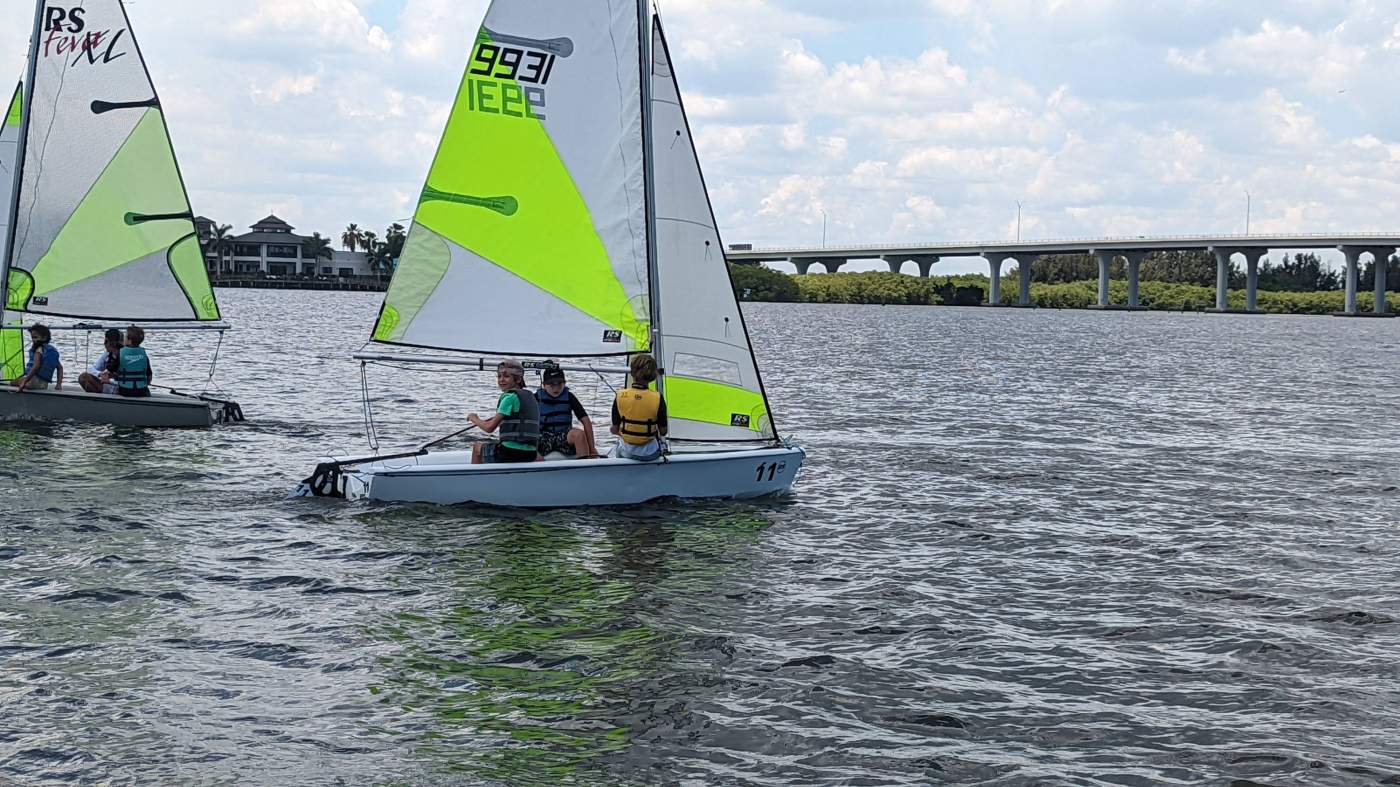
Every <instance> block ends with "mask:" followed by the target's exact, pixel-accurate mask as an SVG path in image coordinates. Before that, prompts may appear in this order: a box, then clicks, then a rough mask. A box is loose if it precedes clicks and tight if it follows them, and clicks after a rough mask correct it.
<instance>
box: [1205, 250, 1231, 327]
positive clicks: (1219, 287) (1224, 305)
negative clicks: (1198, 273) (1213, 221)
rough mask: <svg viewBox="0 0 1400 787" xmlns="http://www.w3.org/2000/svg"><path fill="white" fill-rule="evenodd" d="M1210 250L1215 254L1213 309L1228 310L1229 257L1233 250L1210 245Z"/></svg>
mask: <svg viewBox="0 0 1400 787" xmlns="http://www.w3.org/2000/svg"><path fill="white" fill-rule="evenodd" d="M1210 251H1211V253H1212V254H1214V255H1215V310H1216V311H1218V312H1224V311H1229V310H1230V258H1231V257H1233V256H1235V250H1234V249H1222V248H1218V247H1215V246H1211V247H1210Z"/></svg>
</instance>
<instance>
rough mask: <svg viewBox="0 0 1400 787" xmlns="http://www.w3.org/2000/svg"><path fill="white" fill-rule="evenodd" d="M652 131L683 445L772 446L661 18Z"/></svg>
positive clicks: (665, 329)
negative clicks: (757, 442)
mask: <svg viewBox="0 0 1400 787" xmlns="http://www.w3.org/2000/svg"><path fill="white" fill-rule="evenodd" d="M652 24H653V30H654V33H653V46H652V96H651V104H652V106H651V112H650V117H651V124H652V139H653V142H652V144H653V146H654V148H655V150H654V152H653V154H652V162H653V167H654V168H655V173H656V174H655V178H656V253H657V259H656V278H657V282H658V285H659V286H658V288H657V289H658V291H659V293H660V298H661V302H660V304H659V308H658V309H657V311H658V312H659V313H660V314H661V315H662V316H663V319H662V322H661V333H662V340H661V346H662V348H663V350H664V352H665V355H666V357H665V362H664V363H663V364H662V366H663V368H664V369H665V370H666V380H665V386H666V408H667V413H668V415H669V417H670V422H671V424H670V429H671V431H670V435H671V438H672V439H676V440H703V441H709V442H724V441H749V440H771V439H773V438H774V436H775V433H774V429H773V419H772V417H771V416H770V415H769V410H768V400H767V397H766V395H765V394H764V391H763V381H762V380H761V379H760V377H759V374H758V365H757V363H756V362H755V361H754V357H753V347H752V346H751V345H750V343H749V336H748V331H747V329H746V328H745V325H744V317H743V314H742V313H741V312H740V310H739V302H738V299H737V298H736V297H735V295H734V285H733V283H732V282H731V281H730V278H729V266H728V264H727V262H726V261H725V258H724V246H723V245H722V244H721V242H720V237H719V230H718V229H717V228H716V226H715V217H714V210H713V208H712V207H711V205H710V195H709V192H708V191H707V190H706V189H705V179H704V176H703V175H702V173H701V171H700V159H699V157H698V155H697V154H696V152H695V141H694V139H693V138H692V137H691V133H690V124H689V122H688V121H687V119H686V115H685V108H684V106H683V104H682V102H681V91H680V86H679V85H678V84H677V82H676V76H675V72H674V70H673V69H672V67H671V56H670V52H669V51H668V50H667V47H666V37H665V35H663V33H662V30H661V20H660V19H659V18H655V19H654V20H653V23H652Z"/></svg>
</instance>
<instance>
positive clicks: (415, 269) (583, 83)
mask: <svg viewBox="0 0 1400 787" xmlns="http://www.w3.org/2000/svg"><path fill="white" fill-rule="evenodd" d="M640 27H641V25H640V21H639V20H638V18H637V7H636V5H635V4H633V3H628V2H597V1H596V0H595V1H593V2H569V3H561V2H558V0H497V1H496V2H494V3H492V4H491V7H490V9H489V10H488V11H487V14H486V20H485V22H484V24H483V25H482V27H481V30H480V32H479V33H478V34H477V38H476V41H475V46H474V48H473V50H472V57H471V62H470V63H468V65H467V69H466V74H465V75H464V77H463V80H462V83H461V87H460V88H459V90H458V93H457V99H456V103H455V105H454V106H453V108H452V113H451V117H450V119H449V120H448V124H447V130H446V132H445V133H444V134H443V138H442V142H441V144H440V146H439V148H438V151H437V155H436V157H435V158H434V160H433V165H432V168H431V170H430V171H429V174H428V180H427V183H426V185H425V186H424V188H423V192H422V195H421V197H420V199H419V202H418V206H417V210H416V212H415V214H414V218H413V224H412V226H411V227H410V229H409V235H408V240H407V242H406V243H405V246H404V252H403V255H402V257H401V258H400V260H399V264H398V269H397V270H396V272H395V274H394V279H393V282H392V284H391V286H390V289H389V292H388V294H387V295H386V296H385V300H384V306H383V307H382V309H381V311H380V316H379V320H378V322H377V324H376V326H375V328H374V333H373V337H372V338H373V340H374V341H376V342H381V343H387V344H399V345H407V346H415V347H430V348H436V349H446V350H461V351H469V352H479V353H507V354H512V355H523V356H552V357H587V356H608V355H625V354H627V353H629V352H634V351H638V350H642V349H645V348H646V347H647V346H648V345H649V337H648V332H649V323H650V317H649V311H648V298H647V286H648V285H647V282H648V278H647V229H646V227H647V216H646V197H645V182H644V177H643V173H644V170H643V166H644V165H643V159H642V155H643V154H642V112H641V102H642V99H641V94H642V91H641V70H642V68H641V46H640V40H639V36H640Z"/></svg>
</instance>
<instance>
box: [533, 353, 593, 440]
mask: <svg viewBox="0 0 1400 787" xmlns="http://www.w3.org/2000/svg"><path fill="white" fill-rule="evenodd" d="M540 384H541V387H540V389H539V390H538V391H535V399H536V400H537V401H538V402H539V405H540V444H539V453H540V456H541V457H545V456H548V455H549V454H551V453H555V452H558V453H561V454H563V455H565V456H574V457H580V458H583V459H597V458H598V449H597V447H596V445H597V444H596V443H595V442H594V440H593V421H592V420H590V419H589V417H588V411H587V410H585V409H583V403H582V402H580V401H579V400H578V397H577V396H574V393H573V391H570V390H569V386H568V385H567V384H566V382H565V380H564V370H563V369H561V368H559V367H558V366H557V365H554V364H550V365H549V366H546V367H545V369H544V374H543V376H542V379H541V380H540ZM574 418H578V422H579V424H580V425H581V426H582V428H580V429H574V428H573V426H574Z"/></svg>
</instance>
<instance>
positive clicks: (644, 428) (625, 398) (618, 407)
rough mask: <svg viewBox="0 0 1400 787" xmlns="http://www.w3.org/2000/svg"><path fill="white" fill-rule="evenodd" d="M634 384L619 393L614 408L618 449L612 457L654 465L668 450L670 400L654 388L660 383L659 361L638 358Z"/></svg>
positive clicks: (634, 360)
mask: <svg viewBox="0 0 1400 787" xmlns="http://www.w3.org/2000/svg"><path fill="white" fill-rule="evenodd" d="M631 371H632V375H631V377H632V384H631V385H630V386H628V387H627V388H624V389H623V390H621V391H618V392H617V398H616V399H614V400H613V407H612V430H611V431H612V433H613V434H615V435H617V436H618V437H619V438H620V439H619V440H618V443H617V446H616V447H614V448H613V452H612V455H613V456H615V457H621V458H623V459H636V460H638V461H640V462H652V461H655V460H657V459H660V458H661V454H662V453H663V452H664V451H665V445H664V444H663V442H662V438H664V437H665V436H666V432H667V424H666V400H665V399H664V398H663V397H662V396H661V394H660V393H659V392H657V391H654V390H652V389H651V384H652V383H653V382H655V381H656V359H655V358H653V357H652V356H651V355H649V354H647V353H642V354H641V355H635V356H633V357H632V363H631Z"/></svg>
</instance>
